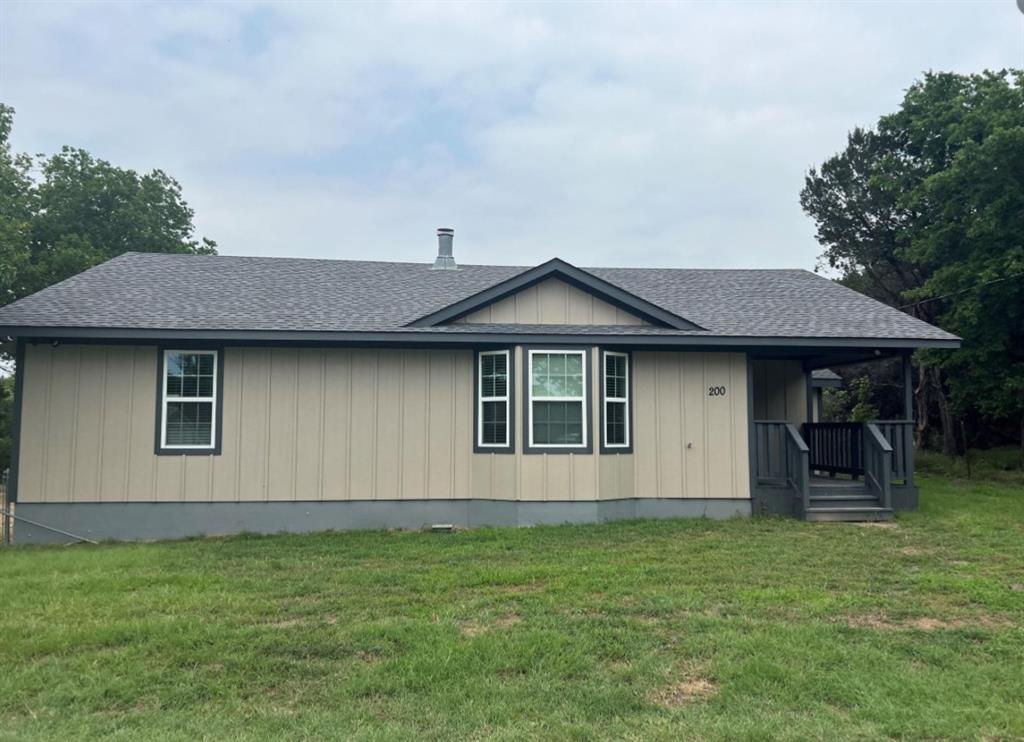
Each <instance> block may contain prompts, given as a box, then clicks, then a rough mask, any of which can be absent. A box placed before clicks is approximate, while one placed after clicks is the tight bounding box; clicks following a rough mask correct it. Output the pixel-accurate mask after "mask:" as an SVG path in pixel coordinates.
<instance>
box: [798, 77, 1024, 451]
mask: <svg viewBox="0 0 1024 742" xmlns="http://www.w3.org/2000/svg"><path fill="white" fill-rule="evenodd" d="M800 203H801V206H802V207H803V209H804V211H805V212H806V213H807V214H808V215H809V216H811V218H812V219H814V221H815V224H816V227H817V237H818V240H819V242H821V244H822V246H823V247H824V252H823V253H822V256H821V260H822V262H823V263H825V264H827V265H828V266H830V267H831V268H833V269H836V270H838V271H839V273H840V275H841V277H840V279H839V280H840V281H841V282H842V283H844V284H846V285H848V286H850V287H852V288H856V289H858V290H860V291H863V292H865V293H867V294H869V295H870V296H873V297H875V298H877V299H879V300H881V301H884V302H886V303H888V304H891V305H893V306H896V307H899V308H901V309H903V310H904V311H907V312H908V313H911V314H913V315H914V316H916V317H919V318H921V319H923V320H925V321H928V322H932V323H934V324H937V325H939V326H940V327H942V328H944V329H946V330H949V331H950V332H953V333H955V334H958V335H960V336H961V337H962V338H963V340H964V343H963V348H962V349H960V350H957V351H954V352H948V351H943V352H937V351H932V352H922V353H918V354H916V355H915V365H916V366H917V378H918V383H917V387H916V389H915V395H916V404H917V417H918V425H919V440H924V439H926V438H927V432H928V431H927V428H928V425H929V422H930V420H931V419H932V418H933V416H934V417H936V418H937V419H938V420H939V423H940V427H941V429H942V441H943V447H944V448H945V449H946V450H947V451H949V452H952V451H953V450H954V449H955V447H956V434H955V426H954V422H953V420H954V416H961V417H964V416H970V417H971V418H972V419H975V420H979V421H982V423H980V424H987V425H990V426H992V425H1000V424H1003V423H1006V421H1009V420H1014V421H1015V427H1017V429H1018V431H1019V433H1020V436H1021V446H1022V456H1024V71H1021V70H1011V71H1001V72H984V73H982V74H977V75H957V74H952V73H928V74H926V75H925V76H924V79H923V80H921V81H920V82H917V83H915V84H914V85H912V86H911V87H910V89H909V90H908V91H907V93H906V95H905V97H904V99H903V102H902V104H901V106H900V108H899V110H898V111H896V112H895V113H893V114H890V115H887V116H883V117H882V118H881V119H880V120H879V121H878V124H877V125H876V127H875V128H874V129H872V130H864V129H854V130H853V131H852V132H851V133H850V135H849V137H848V141H847V147H846V149H845V150H844V151H843V152H841V153H839V154H837V155H836V156H834V157H832V158H830V159H829V160H827V161H826V162H825V163H823V164H822V166H821V167H820V169H814V168H812V169H811V170H810V172H809V173H808V175H807V178H806V183H805V186H804V189H803V191H802V192H801V194H800Z"/></svg>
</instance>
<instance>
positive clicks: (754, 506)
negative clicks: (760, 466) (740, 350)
mask: <svg viewBox="0 0 1024 742" xmlns="http://www.w3.org/2000/svg"><path fill="white" fill-rule="evenodd" d="M746 358H747V459H748V461H747V474H748V476H749V478H750V509H751V512H753V513H754V514H755V515H756V514H757V513H758V512H759V502H758V498H757V494H756V493H757V437H756V435H755V431H754V359H753V358H752V357H751V355H750V354H749V353H747V355H746Z"/></svg>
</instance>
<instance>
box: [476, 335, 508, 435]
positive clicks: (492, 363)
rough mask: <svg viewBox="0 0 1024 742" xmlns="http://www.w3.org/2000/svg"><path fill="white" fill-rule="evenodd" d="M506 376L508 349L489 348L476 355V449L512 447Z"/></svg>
mask: <svg viewBox="0 0 1024 742" xmlns="http://www.w3.org/2000/svg"><path fill="white" fill-rule="evenodd" d="M509 376H510V374H509V352H508V351H507V350H489V351H482V352H480V353H479V354H477V412H476V414H477V424H476V430H477V432H476V443H477V448H479V449H483V450H494V449H506V450H511V441H512V423H511V414H510V413H511V409H510V407H511V406H510V405H509V395H510V390H511V384H510V380H509Z"/></svg>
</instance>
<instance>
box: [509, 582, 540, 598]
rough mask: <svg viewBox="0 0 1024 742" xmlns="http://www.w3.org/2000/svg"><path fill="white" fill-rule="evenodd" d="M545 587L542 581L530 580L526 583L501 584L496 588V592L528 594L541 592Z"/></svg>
mask: <svg viewBox="0 0 1024 742" xmlns="http://www.w3.org/2000/svg"><path fill="white" fill-rule="evenodd" d="M545 587H546V586H545V585H544V583H542V582H530V583H528V584H526V585H502V586H501V587H499V588H498V592H499V593H504V594H506V595H529V594H531V593H539V592H543V591H544V589H545Z"/></svg>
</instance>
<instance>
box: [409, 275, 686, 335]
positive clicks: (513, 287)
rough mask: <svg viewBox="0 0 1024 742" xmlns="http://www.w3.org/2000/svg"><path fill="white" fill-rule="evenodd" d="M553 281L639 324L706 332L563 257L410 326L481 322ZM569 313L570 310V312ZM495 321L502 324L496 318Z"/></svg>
mask: <svg viewBox="0 0 1024 742" xmlns="http://www.w3.org/2000/svg"><path fill="white" fill-rule="evenodd" d="M552 280H557V281H558V282H560V283H564V284H568V285H569V286H570V287H573V288H575V289H577V290H578V291H581V292H584V293H586V294H589V295H591V296H592V297H595V298H596V299H598V300H600V301H601V302H602V303H603V304H605V305H608V306H610V307H612V308H616V309H619V310H622V311H624V312H625V313H626V314H627V315H628V316H629V317H635V318H636V319H638V320H640V322H636V323H635V324H650V325H654V326H655V327H667V328H672V329H676V330H702V329H703V328H702V327H699V326H698V325H696V324H695V323H693V322H690V321H689V320H687V319H685V318H684V317H680V316H679V315H676V314H673V313H672V312H669V311H668V310H666V309H664V308H662V307H660V306H658V305H657V304H653V303H651V302H649V301H647V300H646V299H642V298H640V297H639V296H637V295H636V294H632V293H630V292H628V291H626V290H624V289H622V288H619V287H618V286H615V285H614V284H611V283H608V282H607V281H605V280H603V279H601V278H598V277H597V276H595V275H594V274H593V273H589V272H587V271H584V270H581V269H579V268H577V267H576V266H574V265H570V264H569V263H566V262H565V261H564V260H561V259H559V258H553V259H552V260H549V261H548V262H546V263H541V264H540V265H538V266H537V267H535V268H531V269H530V270H527V271H523V272H522V273H519V274H518V275H515V276H512V277H511V278H508V279H506V280H504V281H501V282H499V283H497V284H495V285H493V286H491V287H489V288H486V289H484V290H483V291H480V292H478V293H476V294H473V295H472V296H469V297H466V298H465V299H461V300H459V301H457V302H454V303H453V304H449V305H448V306H446V307H444V308H442V309H440V310H437V311H435V312H431V313H430V314H427V315H424V316H423V317H420V318H419V319H416V320H414V321H413V322H410V323H409V327H433V326H436V325H443V324H447V323H450V322H458V321H460V320H463V319H466V320H467V321H469V322H474V321H480V319H481V316H480V315H479V314H478V313H479V312H480V311H481V310H483V309H484V308H486V307H491V306H493V305H496V304H498V303H499V302H502V301H503V300H506V299H508V298H509V297H513V296H515V295H517V294H520V293H521V292H524V291H526V290H528V289H530V288H532V287H534V286H537V285H538V284H542V283H544V284H547V283H548V282H550V281H552ZM567 313H568V310H567ZM473 316H476V317H477V319H475V320H469V319H468V318H469V317H473ZM617 316H618V315H617ZM491 321H498V320H494V319H492V320H491ZM533 323H534V324H574V323H571V322H564V323H563V322H557V321H554V320H552V322H550V323H546V322H544V321H542V320H540V319H539V318H538V319H536V320H534V322H533ZM584 324H634V323H633V322H629V321H626V322H616V321H613V322H610V323H609V322H606V321H604V322H600V323H594V322H593V321H592V322H589V323H584Z"/></svg>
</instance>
